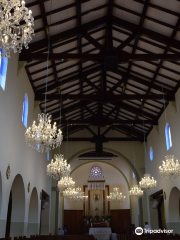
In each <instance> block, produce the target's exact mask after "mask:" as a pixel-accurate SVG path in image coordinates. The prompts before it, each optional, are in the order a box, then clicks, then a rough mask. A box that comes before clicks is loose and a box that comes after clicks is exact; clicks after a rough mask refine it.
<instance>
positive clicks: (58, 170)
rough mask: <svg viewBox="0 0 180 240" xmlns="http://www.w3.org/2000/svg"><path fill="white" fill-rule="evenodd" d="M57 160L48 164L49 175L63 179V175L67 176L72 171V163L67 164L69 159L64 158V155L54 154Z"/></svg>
mask: <svg viewBox="0 0 180 240" xmlns="http://www.w3.org/2000/svg"><path fill="white" fill-rule="evenodd" d="M54 158H55V162H54V161H53V159H52V161H51V163H50V164H48V165H47V169H46V171H47V175H48V176H50V177H52V178H54V179H55V180H61V178H62V177H66V176H68V175H69V174H70V172H71V167H70V164H67V160H65V159H64V155H62V154H60V155H59V154H56V155H54Z"/></svg>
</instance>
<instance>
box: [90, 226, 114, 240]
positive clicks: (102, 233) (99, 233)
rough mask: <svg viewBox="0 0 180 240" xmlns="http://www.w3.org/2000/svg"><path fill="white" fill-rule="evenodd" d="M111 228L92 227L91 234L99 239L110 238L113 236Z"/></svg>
mask: <svg viewBox="0 0 180 240" xmlns="http://www.w3.org/2000/svg"><path fill="white" fill-rule="evenodd" d="M111 233H112V232H111V228H109V227H104V228H90V229H89V235H93V236H94V237H95V238H96V239H97V240H109V239H110V236H111Z"/></svg>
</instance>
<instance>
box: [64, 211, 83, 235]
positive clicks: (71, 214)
mask: <svg viewBox="0 0 180 240" xmlns="http://www.w3.org/2000/svg"><path fill="white" fill-rule="evenodd" d="M64 225H66V226H68V235H78V234H83V210H64Z"/></svg>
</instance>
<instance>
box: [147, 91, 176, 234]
mask: <svg viewBox="0 0 180 240" xmlns="http://www.w3.org/2000/svg"><path fill="white" fill-rule="evenodd" d="M166 119H167V122H168V123H169V124H170V129H171V137H172V147H171V148H170V149H169V150H168V151H167V149H166V139H165V125H166V121H165V113H163V114H162V116H161V117H160V119H159V131H158V130H156V129H155V128H154V129H153V130H152V131H151V133H150V134H149V136H148V139H147V140H148V141H147V149H148V153H147V171H148V172H149V173H151V175H153V176H154V178H155V179H156V180H157V188H156V189H155V190H154V191H153V192H152V193H155V192H157V191H159V190H161V189H163V191H164V192H165V193H166V200H165V201H164V204H165V215H166V223H167V224H166V226H167V228H170V227H172V225H173V224H171V221H170V219H169V197H170V192H171V189H172V188H173V187H177V188H178V189H180V181H179V179H177V180H176V181H175V182H174V183H172V182H171V181H169V180H166V179H164V178H162V177H161V176H160V175H159V172H158V169H159V166H160V165H161V164H162V160H165V156H166V155H171V154H173V155H175V157H176V159H179V160H180V158H179V156H180V147H179V136H180V127H179V122H180V90H178V92H177V93H176V109H175V108H174V107H173V105H172V104H171V102H170V103H169V105H168V107H167V109H166ZM151 146H152V147H153V150H154V160H153V161H151V160H150V158H149V149H150V147H151ZM148 195H150V194H148ZM148 206H149V204H148ZM177 211H178V212H179V209H177ZM177 224H178V228H179V229H180V222H178V223H177ZM177 224H176V225H177ZM178 233H180V232H178Z"/></svg>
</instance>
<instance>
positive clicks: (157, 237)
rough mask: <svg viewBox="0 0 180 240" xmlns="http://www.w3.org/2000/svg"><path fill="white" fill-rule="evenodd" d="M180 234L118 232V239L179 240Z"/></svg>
mask: <svg viewBox="0 0 180 240" xmlns="http://www.w3.org/2000/svg"><path fill="white" fill-rule="evenodd" d="M178 239H180V236H179V235H178V234H176V235H167V234H154V235H141V236H137V235H128V234H117V240H178Z"/></svg>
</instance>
